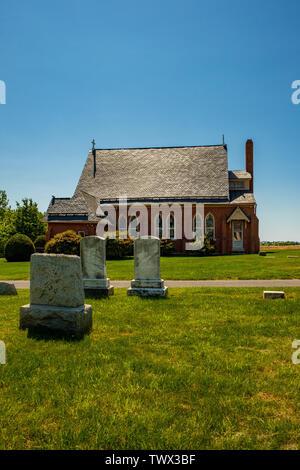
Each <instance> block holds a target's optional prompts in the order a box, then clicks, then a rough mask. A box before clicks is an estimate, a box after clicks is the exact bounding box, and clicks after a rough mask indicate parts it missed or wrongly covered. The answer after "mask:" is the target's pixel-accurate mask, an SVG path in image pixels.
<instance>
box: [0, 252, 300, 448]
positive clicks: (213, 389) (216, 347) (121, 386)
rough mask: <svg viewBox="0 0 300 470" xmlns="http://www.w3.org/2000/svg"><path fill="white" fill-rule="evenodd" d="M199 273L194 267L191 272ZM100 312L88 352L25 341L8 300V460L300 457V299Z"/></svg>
mask: <svg viewBox="0 0 300 470" xmlns="http://www.w3.org/2000/svg"><path fill="white" fill-rule="evenodd" d="M191 261H192V260H191ZM284 290H285V292H286V294H287V299H286V300H282V299H279V300H263V299H262V298H261V297H262V289H256V288H251V289H245V288H239V289H229V288H227V289H222V288H217V289H212V288H202V289H200V288H188V289H170V291H169V298H167V299H159V300H154V299H139V298H133V297H130V298H129V297H126V290H124V289H118V290H117V291H116V293H115V296H113V297H112V298H110V299H103V300H91V299H87V303H91V304H92V306H93V312H94V328H93V331H92V332H91V334H90V335H89V336H86V337H85V338H84V339H83V340H81V341H79V342H76V341H66V340H53V339H52V340H51V339H48V340H45V339H41V338H37V337H35V338H28V336H27V332H26V331H20V330H19V329H18V315H19V306H20V305H22V304H26V303H28V302H29V291H28V290H19V295H18V297H8V296H2V297H1V298H0V339H1V340H3V341H4V342H5V343H6V347H7V364H6V365H0V410H1V413H0V449H300V389H299V380H300V365H294V364H293V363H292V362H291V354H292V351H293V350H292V349H291V344H292V341H293V340H294V339H300V288H285V289H284Z"/></svg>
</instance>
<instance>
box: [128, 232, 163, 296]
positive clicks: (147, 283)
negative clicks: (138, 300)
mask: <svg viewBox="0 0 300 470" xmlns="http://www.w3.org/2000/svg"><path fill="white" fill-rule="evenodd" d="M134 277H135V279H134V280H133V281H131V287H130V288H129V289H128V290H127V295H138V296H140V297H165V296H166V295H167V293H168V288H167V287H165V286H164V281H163V279H161V278H160V240H159V238H157V237H151V236H149V237H141V238H137V239H136V240H135V241H134Z"/></svg>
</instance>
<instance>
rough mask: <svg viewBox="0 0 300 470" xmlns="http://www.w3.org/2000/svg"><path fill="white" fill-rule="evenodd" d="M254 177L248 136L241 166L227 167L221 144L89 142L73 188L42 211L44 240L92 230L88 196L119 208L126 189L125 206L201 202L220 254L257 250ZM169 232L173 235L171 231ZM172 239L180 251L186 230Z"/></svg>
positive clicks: (93, 208) (207, 229) (95, 219)
mask: <svg viewBox="0 0 300 470" xmlns="http://www.w3.org/2000/svg"><path fill="white" fill-rule="evenodd" d="M253 183H254V181H253V142H252V140H247V142H246V148H245V169H244V170H232V171H228V155H227V146H226V145H225V144H223V145H209V146H196V147H152V148H121V149H95V148H94V144H93V148H92V149H91V150H90V152H89V154H88V157H87V160H86V162H85V165H84V168H83V170H82V173H81V176H80V178H79V181H78V184H77V187H76V189H75V192H74V195H73V196H72V197H63V198H61V197H55V196H52V199H51V201H50V204H49V207H48V209H47V212H46V215H45V222H47V223H48V230H47V240H49V239H50V238H52V237H53V236H54V235H55V234H57V233H60V232H64V231H65V230H70V229H72V230H75V231H76V232H77V233H78V234H80V235H82V236H88V235H95V234H96V226H97V223H98V221H99V217H98V216H97V214H96V208H97V204H96V205H95V204H94V203H93V201H98V202H100V203H103V204H113V205H114V206H115V207H116V212H117V214H118V204H119V198H120V197H123V196H126V198H127V203H128V205H130V204H132V203H143V204H144V205H146V206H147V207H149V208H150V205H152V204H158V203H159V204H162V203H168V204H170V205H171V204H174V203H178V204H180V205H182V207H183V205H184V204H186V203H189V204H191V205H192V207H194V206H195V205H196V203H202V204H203V205H204V221H203V224H204V229H205V232H206V233H207V234H210V235H211V236H212V237H213V238H214V239H215V244H216V251H217V253H220V254H230V253H257V252H258V251H259V235H258V218H257V216H256V201H255V198H254V189H253V188H254V186H253ZM193 210H194V209H193ZM117 220H118V215H117ZM182 220H184V214H182ZM149 233H150V224H149ZM183 233H184V231H183ZM172 235H173V237H174V238H176V237H175V236H174V230H173V232H171V238H172ZM174 243H175V249H176V251H177V252H178V253H182V252H184V251H185V246H186V240H185V239H184V237H183V238H181V239H175V240H174Z"/></svg>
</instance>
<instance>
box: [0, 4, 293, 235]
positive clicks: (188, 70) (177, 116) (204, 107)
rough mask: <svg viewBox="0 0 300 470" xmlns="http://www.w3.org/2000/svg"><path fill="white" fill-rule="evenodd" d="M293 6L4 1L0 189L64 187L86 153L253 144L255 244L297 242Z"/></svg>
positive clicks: (42, 192)
mask: <svg viewBox="0 0 300 470" xmlns="http://www.w3.org/2000/svg"><path fill="white" fill-rule="evenodd" d="M299 59H300V2H299V1H298V0H296V1H292V0H290V1H282V0H279V1H274V0H273V1H271V0H260V1H256V0H251V1H246V0H226V1H225V0H223V1H221V0H210V1H209V2H208V1H202V0H181V1H178V0H148V1H144V0H126V1H125V0H123V1H121V0H109V1H108V0H105V1H103V0H84V1H83V0H82V1H79V0H59V1H58V0H52V1H51V2H45V1H40V0H26V2H25V1H23V0H19V1H17V0H3V1H2V2H1V8H0V80H3V81H5V83H6V91H7V96H6V104H5V105H0V124H1V125H0V159H1V161H0V189H5V190H6V191H7V193H8V196H9V199H10V202H11V203H12V205H13V206H14V203H15V201H16V200H21V199H22V198H23V197H32V198H33V199H34V200H35V201H37V202H38V204H39V208H40V210H42V211H44V210H46V208H47V206H48V203H49V200H50V198H51V195H52V194H54V195H55V196H57V197H63V196H72V194H73V192H74V189H75V185H76V183H77V181H78V178H79V176H80V173H81V170H82V167H83V164H84V162H85V159H86V156H87V153H88V150H89V148H90V147H91V144H90V142H91V140H92V138H95V140H96V147H97V148H105V147H107V148H111V147H139V146H140V147H147V146H176V145H206V144H219V143H221V142H222V134H225V140H226V143H227V144H228V156H229V168H230V169H243V168H244V165H245V161H244V160H245V155H244V147H245V142H246V140H247V138H252V139H253V141H254V165H255V181H254V186H255V196H256V200H257V203H258V216H259V218H260V237H261V240H297V241H300V216H299V212H300V211H299V202H300V201H299V196H300V187H299V181H300V178H299V173H300V161H299V149H300V104H299V105H294V104H292V101H291V95H292V92H293V90H292V89H291V84H292V82H293V81H294V80H297V79H300V61H299Z"/></svg>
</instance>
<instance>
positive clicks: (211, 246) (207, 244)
mask: <svg viewBox="0 0 300 470" xmlns="http://www.w3.org/2000/svg"><path fill="white" fill-rule="evenodd" d="M215 252H216V242H215V240H214V239H213V238H212V237H210V236H208V235H204V242H203V246H202V248H201V249H200V250H190V251H189V252H188V253H189V255H190V256H210V255H212V254H214V253H215Z"/></svg>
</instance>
